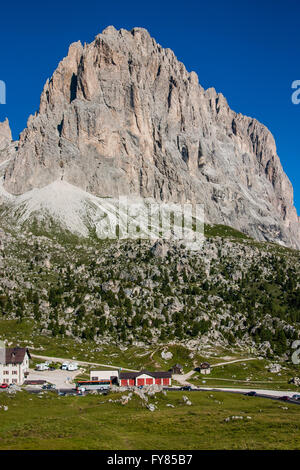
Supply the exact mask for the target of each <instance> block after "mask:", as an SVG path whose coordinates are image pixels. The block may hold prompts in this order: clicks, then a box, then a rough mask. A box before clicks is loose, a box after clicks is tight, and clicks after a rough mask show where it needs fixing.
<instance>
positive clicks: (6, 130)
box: [0, 119, 12, 162]
mask: <svg viewBox="0 0 300 470" xmlns="http://www.w3.org/2000/svg"><path fill="white" fill-rule="evenodd" d="M11 141H12V136H11V130H10V127H9V122H8V119H6V120H5V121H4V122H0V152H1V151H2V150H4V149H5V148H6V147H8V145H9V144H10V143H11ZM3 155H4V154H3ZM0 162H1V153H0Z"/></svg>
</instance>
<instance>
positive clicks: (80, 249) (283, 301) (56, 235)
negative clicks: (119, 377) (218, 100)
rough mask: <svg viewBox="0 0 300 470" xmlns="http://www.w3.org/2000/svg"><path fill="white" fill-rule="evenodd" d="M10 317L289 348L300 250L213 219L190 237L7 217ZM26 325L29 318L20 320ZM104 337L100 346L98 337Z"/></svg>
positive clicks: (93, 336) (61, 333)
mask: <svg viewBox="0 0 300 470" xmlns="http://www.w3.org/2000/svg"><path fill="white" fill-rule="evenodd" d="M1 227H2V228H1V245H0V246H1V248H0V286H1V287H0V317H1V318H2V319H3V320H8V319H17V320H18V322H24V321H26V320H32V321H33V325H34V327H33V332H32V335H33V336H34V335H42V336H43V335H46V336H47V335H48V336H53V337H56V338H57V339H58V338H60V339H62V340H63V338H74V339H76V340H77V341H78V340H79V341H85V340H94V341H95V342H96V345H97V344H98V345H109V344H115V342H117V344H123V345H127V346H128V345H147V344H152V345H155V344H164V343H167V342H170V341H175V342H178V343H182V344H185V345H187V346H188V347H189V346H190V347H191V349H193V348H196V349H197V348H198V347H199V348H200V349H201V346H203V345H205V344H209V345H214V347H218V346H220V347H228V346H229V347H230V346H233V345H235V346H237V347H240V348H241V349H243V350H248V351H250V350H253V351H257V352H258V353H259V354H262V355H266V356H268V357H272V356H274V355H275V356H276V355H278V356H284V354H285V353H289V352H290V345H291V341H292V340H294V339H296V338H298V335H299V319H300V318H299V315H300V289H299V282H300V276H299V272H300V270H299V263H300V257H299V252H298V251H294V250H290V249H287V248H284V247H280V246H278V245H275V244H271V243H258V242H256V241H254V240H253V239H251V238H249V237H246V236H245V235H244V234H242V233H240V232H237V231H236V230H234V229H231V228H230V227H226V226H206V227H205V233H206V238H205V242H204V244H203V246H202V248H201V249H200V250H199V251H198V252H194V251H189V250H187V249H186V248H185V247H184V245H183V244H182V243H181V242H175V241H173V242H170V241H168V242H167V241H156V242H153V241H152V242H151V241H148V240H140V241H138V240H137V241H132V240H119V241H99V240H98V239H97V238H94V239H93V238H89V239H84V238H79V237H77V236H74V235H73V234H71V233H68V232H63V231H62V230H61V229H59V228H58V227H57V226H56V225H55V224H53V225H52V229H51V233H50V235H49V229H47V231H44V232H43V230H42V229H41V228H40V225H39V224H33V225H32V226H30V227H29V226H27V227H26V225H24V226H23V230H22V232H20V230H19V228H18V227H15V228H14V227H13V225H12V222H11V221H9V220H6V219H4V218H1ZM20 326H21V323H20ZM96 345H95V347H96Z"/></svg>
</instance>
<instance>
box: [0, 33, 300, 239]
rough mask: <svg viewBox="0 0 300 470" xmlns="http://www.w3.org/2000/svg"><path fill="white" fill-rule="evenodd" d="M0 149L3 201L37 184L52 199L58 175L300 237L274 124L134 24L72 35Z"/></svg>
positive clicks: (96, 189)
mask: <svg viewBox="0 0 300 470" xmlns="http://www.w3.org/2000/svg"><path fill="white" fill-rule="evenodd" d="M7 126H8V123H4V124H2V125H1V127H0V139H1V138H2V137H1V135H2V131H3V130H4V139H6V141H5V142H6V143H7V145H8V140H9V137H10V135H9V132H10V131H9V130H8V127H7ZM0 142H2V140H0ZM16 147H17V148H16ZM0 148H1V147H0ZM5 152H6V154H5ZM0 158H1V160H0V163H1V161H2V162H5V165H2V173H3V188H2V189H1V194H2V198H1V199H2V201H4V203H5V201H7V199H9V197H10V196H11V195H13V196H17V197H18V198H19V197H20V196H21V195H24V194H30V195H31V196H32V195H36V190H39V189H42V188H45V187H47V188H48V189H47V190H46V193H47V197H48V198H49V199H51V198H52V196H53V195H54V197H55V192H57V188H58V187H60V188H61V189H62V190H66V186H64V185H59V183H58V182H59V181H63V182H66V183H67V184H69V185H71V186H72V187H75V188H79V190H82V191H83V192H85V193H88V194H89V195H90V196H89V197H90V198H92V197H94V196H96V197H113V198H114V197H116V196H118V195H121V196H125V195H131V196H133V197H135V196H136V195H138V196H140V197H151V198H154V199H155V200H158V201H164V202H167V201H172V202H185V201H187V202H196V203H202V204H204V207H205V217H206V222H209V223H211V224H225V225H229V226H232V227H234V228H236V229H239V230H241V231H243V232H244V233H246V234H248V235H251V236H253V237H254V238H256V239H258V240H269V241H276V242H278V243H282V244H285V245H288V246H291V247H294V248H300V230H299V228H300V220H299V217H298V216H297V213H296V209H295V207H294V205H293V188H292V185H291V183H290V181H289V180H288V178H287V176H286V175H285V173H284V171H283V169H282V166H281V163H280V160H279V157H278V155H277V153H276V145H275V142H274V138H273V136H272V135H271V133H270V132H269V131H268V129H267V128H266V127H265V126H263V125H262V124H260V123H259V122H258V121H256V120H255V119H252V118H249V117H246V116H243V115H241V114H237V113H235V112H234V111H232V110H231V109H230V108H229V106H228V103H227V101H226V99H225V98H224V96H223V95H222V94H220V93H217V92H216V91H215V90H214V89H212V88H210V89H208V90H204V89H203V88H202V87H201V85H200V84H199V82H198V77H197V75H196V74H195V73H194V72H191V73H189V72H187V70H186V68H185V67H184V65H183V64H182V63H180V62H179V61H178V60H177V59H176V57H175V55H174V53H173V52H172V51H171V50H170V49H164V48H162V47H161V46H160V45H159V44H158V43H157V42H156V41H155V40H154V39H153V38H151V36H150V35H149V33H148V32H147V31H146V30H145V29H142V28H134V29H133V30H132V31H126V30H124V29H121V30H119V31H117V30H116V29H115V28H114V27H112V26H110V27H108V28H106V29H105V30H104V31H103V32H102V34H99V35H98V36H96V38H95V40H94V41H93V42H92V43H91V44H85V45H84V46H83V45H82V44H81V43H80V42H77V43H74V44H72V45H71V46H70V49H69V52H68V55H67V57H66V58H64V59H63V60H62V62H60V64H59V66H58V68H57V70H56V71H55V72H54V74H53V76H52V78H51V79H50V80H48V81H47V83H46V84H45V87H44V90H43V92H42V95H41V100H40V108H39V111H38V112H37V113H36V114H35V115H34V116H30V118H29V120H28V124H27V128H26V129H25V130H24V131H23V132H22V133H21V136H20V141H19V142H18V143H17V144H15V145H14V147H13V148H12V147H10V150H6V151H5V150H4V151H2V152H0ZM32 191H33V192H32ZM53 191H54V192H53ZM74 193H76V194H77V195H78V192H76V190H74ZM44 194H45V191H44ZM8 195H10V196H8ZM26 198H27V196H26ZM71 206H72V204H71ZM73 206H74V204H73ZM29 213H30V214H31V213H32V211H31V212H30V211H29ZM29 213H28V214H29ZM22 220H23V219H22ZM81 220H82V218H81Z"/></svg>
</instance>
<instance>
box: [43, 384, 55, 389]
mask: <svg viewBox="0 0 300 470" xmlns="http://www.w3.org/2000/svg"><path fill="white" fill-rule="evenodd" d="M42 389H43V390H55V389H56V387H55V385H53V384H46V385H43V386H42Z"/></svg>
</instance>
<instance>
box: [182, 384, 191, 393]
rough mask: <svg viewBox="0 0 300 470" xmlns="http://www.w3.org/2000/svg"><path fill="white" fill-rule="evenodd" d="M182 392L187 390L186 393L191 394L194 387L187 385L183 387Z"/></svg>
mask: <svg viewBox="0 0 300 470" xmlns="http://www.w3.org/2000/svg"><path fill="white" fill-rule="evenodd" d="M180 390H185V391H186V392H190V391H191V390H192V387H191V386H190V385H185V386H184V387H181V388H180Z"/></svg>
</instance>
